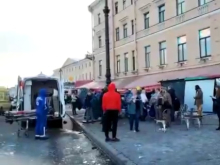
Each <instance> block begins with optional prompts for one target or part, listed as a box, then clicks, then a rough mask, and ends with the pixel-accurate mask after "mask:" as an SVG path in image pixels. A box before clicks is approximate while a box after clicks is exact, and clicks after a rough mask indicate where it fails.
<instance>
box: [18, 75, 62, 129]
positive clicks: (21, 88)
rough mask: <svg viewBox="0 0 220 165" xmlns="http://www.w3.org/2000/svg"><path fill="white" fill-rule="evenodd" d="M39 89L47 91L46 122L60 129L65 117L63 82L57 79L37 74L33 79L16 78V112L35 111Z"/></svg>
mask: <svg viewBox="0 0 220 165" xmlns="http://www.w3.org/2000/svg"><path fill="white" fill-rule="evenodd" d="M41 88H44V89H46V91H47V100H49V103H48V104H49V106H50V111H49V114H50V115H49V116H50V117H49V118H48V122H50V123H53V124H54V125H56V127H57V126H59V127H62V125H63V121H64V117H65V102H64V87H63V82H62V81H60V79H58V78H54V77H48V76H46V75H44V74H42V73H41V74H39V75H37V76H35V77H28V78H24V79H23V80H22V79H21V77H18V88H17V95H16V96H17V98H16V100H21V101H18V102H17V105H16V110H17V111H24V112H25V111H30V110H33V111H34V110H36V98H37V96H38V92H39V90H40V89H41Z"/></svg>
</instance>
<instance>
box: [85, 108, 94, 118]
mask: <svg viewBox="0 0 220 165" xmlns="http://www.w3.org/2000/svg"><path fill="white" fill-rule="evenodd" d="M89 120H92V121H94V116H93V111H92V108H91V107H90V108H87V109H86V121H89Z"/></svg>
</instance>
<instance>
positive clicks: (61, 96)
mask: <svg viewBox="0 0 220 165" xmlns="http://www.w3.org/2000/svg"><path fill="white" fill-rule="evenodd" d="M59 88H60V91H59V99H60V103H61V104H60V116H61V117H62V118H63V117H64V116H65V114H66V106H65V101H64V83H63V81H59Z"/></svg>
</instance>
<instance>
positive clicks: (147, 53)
mask: <svg viewBox="0 0 220 165" xmlns="http://www.w3.org/2000/svg"><path fill="white" fill-rule="evenodd" d="M148 48H149V49H148ZM150 48H151V46H150V45H147V46H145V67H146V68H150ZM148 50H149V51H148Z"/></svg>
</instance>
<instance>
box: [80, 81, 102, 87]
mask: <svg viewBox="0 0 220 165" xmlns="http://www.w3.org/2000/svg"><path fill="white" fill-rule="evenodd" d="M104 87H105V82H104V81H92V82H90V83H88V84H85V85H81V86H78V87H77V88H87V89H102V88H104Z"/></svg>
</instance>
